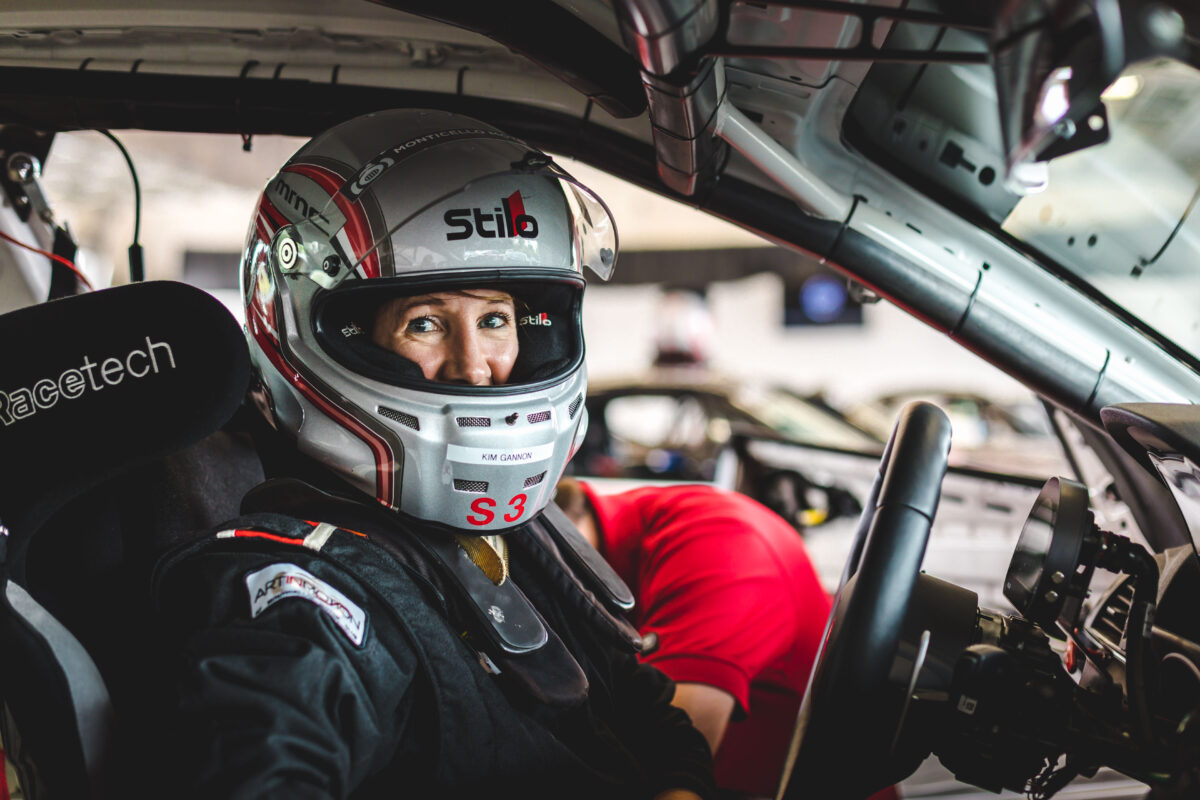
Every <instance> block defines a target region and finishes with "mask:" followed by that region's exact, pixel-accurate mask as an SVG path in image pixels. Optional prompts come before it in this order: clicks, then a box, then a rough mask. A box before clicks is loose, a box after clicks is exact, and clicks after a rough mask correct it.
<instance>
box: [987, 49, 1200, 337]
mask: <svg viewBox="0 0 1200 800" xmlns="http://www.w3.org/2000/svg"><path fill="white" fill-rule="evenodd" d="M1103 98H1104V101H1105V106H1106V108H1107V112H1108V119H1109V125H1110V130H1111V138H1110V140H1109V141H1108V142H1107V143H1105V144H1102V145H1099V146H1096V147H1091V148H1086V149H1083V150H1080V151H1078V152H1076V153H1073V154H1070V155H1066V156H1062V157H1060V158H1057V159H1054V160H1053V161H1051V162H1050V164H1049V185H1048V187H1047V188H1046V189H1045V190H1044V191H1042V192H1040V193H1037V194H1031V195H1028V196H1026V197H1024V198H1022V199H1021V201H1020V202H1019V203H1018V204H1017V205H1016V207H1015V208H1014V209H1013V210H1012V212H1011V213H1010V214H1009V215H1008V217H1007V219H1005V221H1004V225H1003V227H1004V230H1005V231H1007V232H1008V233H1010V234H1012V235H1014V236H1016V237H1017V238H1019V239H1021V240H1022V241H1024V242H1026V243H1028V244H1030V245H1032V246H1033V247H1035V248H1036V249H1038V250H1040V251H1041V252H1043V253H1045V254H1046V255H1048V256H1050V257H1051V258H1053V259H1055V260H1056V261H1057V262H1058V263H1059V264H1061V265H1063V266H1064V267H1065V268H1066V269H1068V270H1070V271H1071V272H1073V273H1074V274H1075V275H1077V276H1078V277H1079V278H1081V279H1083V280H1084V281H1086V282H1087V283H1089V284H1091V285H1092V286H1093V287H1095V288H1096V289H1097V290H1098V291H1100V292H1101V293H1103V294H1104V295H1106V296H1107V297H1109V298H1110V299H1111V300H1112V301H1113V302H1115V303H1116V304H1117V305H1119V306H1121V307H1123V308H1124V309H1125V310H1127V311H1128V312H1130V313H1131V314H1133V315H1134V316H1137V317H1139V318H1140V319H1141V320H1142V322H1143V323H1145V324H1146V325H1147V326H1148V327H1150V328H1153V329H1155V330H1157V331H1158V332H1159V333H1161V334H1162V335H1163V336H1164V337H1166V338H1167V339H1171V340H1173V341H1174V342H1175V343H1176V344H1177V345H1179V346H1180V347H1181V348H1183V349H1184V350H1186V351H1187V352H1188V353H1190V354H1191V355H1192V356H1194V357H1200V214H1197V213H1196V212H1195V205H1196V199H1197V196H1198V194H1200V72H1198V71H1197V70H1195V69H1193V68H1191V67H1189V66H1187V65H1184V64H1181V63H1179V62H1177V61H1171V60H1166V59H1164V60H1157V61H1151V62H1143V63H1141V64H1136V65H1133V66H1131V67H1130V68H1128V69H1127V70H1126V71H1125V72H1124V73H1123V74H1122V76H1121V77H1120V78H1119V79H1118V80H1117V81H1116V82H1114V83H1113V84H1112V85H1111V86H1110V87H1109V89H1108V90H1107V91H1106V92H1105V93H1104V95H1103ZM1088 122H1089V124H1091V125H1096V126H1100V125H1101V124H1102V121H1101V120H1096V119H1090V120H1089V121H1088Z"/></svg>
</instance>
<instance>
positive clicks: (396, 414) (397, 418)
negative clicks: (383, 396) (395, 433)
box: [377, 406, 421, 431]
mask: <svg viewBox="0 0 1200 800" xmlns="http://www.w3.org/2000/svg"><path fill="white" fill-rule="evenodd" d="M377 410H378V411H379V416H381V417H387V418H388V419H390V420H392V421H393V422H399V423H400V424H401V425H405V426H407V427H409V428H412V429H413V430H414V431H419V430H421V421H420V420H419V419H417V418H416V417H414V416H413V415H412V414H406V413H404V412H403V411H397V410H396V409H394V408H388V407H387V406H379V408H378V409H377Z"/></svg>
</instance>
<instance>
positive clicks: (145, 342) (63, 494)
mask: <svg viewBox="0 0 1200 800" xmlns="http://www.w3.org/2000/svg"><path fill="white" fill-rule="evenodd" d="M0 342H2V343H3V344H2V345H0V521H2V522H3V523H4V524H5V525H7V526H8V528H9V530H10V531H11V532H12V536H13V539H12V540H10V548H11V546H13V545H15V544H17V542H16V541H15V540H16V539H17V538H18V536H19V534H21V533H25V534H27V535H28V534H32V532H33V531H34V530H36V528H37V526H38V525H40V524H41V523H42V522H43V521H45V519H46V518H47V517H48V516H49V515H50V514H51V513H52V512H53V511H54V510H55V509H56V508H58V507H59V506H61V505H62V504H63V503H65V502H66V501H67V500H69V499H71V498H72V497H74V496H75V495H77V494H78V493H79V492H81V491H83V490H84V489H87V488H88V487H90V486H94V485H96V484H97V483H99V482H100V481H102V480H104V479H106V478H108V477H110V476H112V475H115V474H117V473H118V472H120V471H122V470H123V469H125V468H126V467H128V466H130V465H132V464H134V463H137V462H139V461H143V460H145V459H149V458H153V457H156V456H161V455H165V454H167V453H169V452H171V451H174V450H176V449H179V448H182V447H186V446H188V445H190V444H192V443H194V442H197V441H199V440H200V439H202V438H204V437H205V436H207V435H208V434H210V433H212V432H214V431H216V430H217V429H218V428H220V427H221V426H222V425H224V424H225V423H226V422H227V421H228V420H229V419H230V417H231V416H232V415H233V413H234V412H235V411H236V410H237V408H238V406H239V404H240V403H241V401H242V398H243V397H244V395H245V392H246V387H247V384H248V383H249V377H250V361H249V354H248V352H247V349H246V341H245V338H244V337H243V335H242V332H241V329H240V328H239V326H238V324H237V321H236V320H235V319H234V318H233V316H232V315H231V314H230V313H229V311H228V310H226V308H225V307H224V306H223V305H221V303H220V302H218V301H217V300H216V299H214V298H213V297H212V296H211V295H209V294H207V293H205V292H203V291H201V290H199V289H196V288H193V287H191V286H187V285H185V284H182V283H174V282H169V281H152V282H148V283H138V284H131V285H128V286H120V287H115V288H112V289H104V290H102V291H98V292H94V293H91V294H85V295H78V296H74V297H68V298H63V299H61V300H54V301H51V302H48V303H42V304H40V305H36V306H30V307H28V308H22V309H19V310H17V311H12V312H9V313H8V314H4V315H2V316H0ZM11 554H12V553H11V549H10V555H11Z"/></svg>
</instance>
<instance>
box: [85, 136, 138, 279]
mask: <svg viewBox="0 0 1200 800" xmlns="http://www.w3.org/2000/svg"><path fill="white" fill-rule="evenodd" d="M97 132H98V133H100V134H101V135H103V136H105V137H107V138H108V139H110V140H111V141H112V143H113V144H115V145H116V146H117V149H118V150H120V151H121V155H122V156H124V157H125V163H126V164H127V165H129V175H130V177H131V178H133V244H131V245H129V280H130V281H131V282H133V283H139V282H141V281H143V280H145V279H146V270H145V266H144V264H143V262H142V246H141V245H140V244H139V243H138V239H140V238H141V235H142V185H141V183H140V182H139V181H138V174H137V168H135V167H134V166H133V159H132V158H130V156H129V151H128V150H126V149H125V145H123V144H121V140H120V139H118V138H117V137H116V136H114V135H113V134H112V132H111V131H108V130H104V129H97Z"/></svg>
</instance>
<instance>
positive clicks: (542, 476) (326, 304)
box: [241, 109, 617, 534]
mask: <svg viewBox="0 0 1200 800" xmlns="http://www.w3.org/2000/svg"><path fill="white" fill-rule="evenodd" d="M616 254H617V233H616V228H615V226H614V224H613V220H612V217H611V215H610V214H609V212H608V209H607V208H606V207H605V205H604V203H603V202H602V201H601V200H600V199H599V198H598V197H596V196H595V195H594V194H593V193H592V192H591V191H589V190H588V189H586V188H585V187H583V186H581V185H580V184H579V183H577V182H576V181H575V180H574V179H573V178H571V176H570V175H568V174H567V173H566V172H564V171H563V170H562V169H560V168H559V167H558V166H557V165H556V164H555V163H554V162H553V161H552V160H551V158H550V157H549V156H547V155H545V154H543V153H541V152H539V151H537V150H535V149H534V148H531V147H529V146H528V145H526V144H524V143H523V142H521V141H519V140H517V139H515V138H513V137H511V136H509V135H507V134H505V133H503V132H501V131H499V130H497V129H495V128H493V127H492V126H490V125H487V124H485V123H482V122H479V121H478V120H474V119H471V118H469V117H465V116H461V115H458V114H452V113H449V112H443V111H431V110H417V109H406V110H394V111H384V112H379V113H374V114H368V115H366V116H362V117H358V118H355V119H352V120H349V121H347V122H344V123H342V124H340V125H337V126H335V127H333V128H331V129H330V130H328V131H327V132H325V133H324V134H321V135H319V136H317V137H315V138H314V139H312V140H311V141H310V142H309V143H308V144H306V145H304V146H303V147H302V148H301V149H300V150H299V151H297V152H296V154H295V155H294V156H292V158H291V159H290V160H289V161H288V162H287V163H286V164H285V165H284V166H283V167H282V168H281V169H280V171H279V172H278V173H277V174H276V175H275V176H274V177H273V178H272V179H271V180H270V182H269V183H268V184H267V186H266V188H265V189H264V190H263V193H262V196H261V197H260V199H259V203H258V207H257V210H256V213H255V215H254V219H253V220H252V222H251V225H250V229H249V232H248V235H247V239H246V247H245V250H244V252H243V256H242V262H241V285H242V295H243V301H244V303H245V310H246V335H247V339H248V341H249V344H250V352H251V358H252V360H253V363H254V366H255V368H256V370H257V373H258V377H259V380H258V381H257V388H256V389H255V391H254V395H253V396H254V399H255V401H256V403H257V404H258V406H259V408H260V410H261V411H262V412H263V413H264V414H265V415H266V416H267V419H268V420H269V421H270V422H271V423H272V424H273V425H274V427H275V428H276V429H278V430H280V431H282V432H284V433H286V434H290V435H291V436H293V437H294V438H295V441H296V445H297V448H298V449H299V451H300V452H301V453H303V454H305V455H307V456H309V457H311V458H313V459H315V460H316V461H318V462H320V463H321V464H323V465H325V466H326V467H327V468H328V469H330V470H332V471H333V472H334V473H335V474H337V475H339V476H340V477H342V478H343V479H344V480H346V481H348V482H349V483H350V484H351V485H353V486H354V487H356V488H358V489H360V490H361V491H363V492H365V493H366V494H367V495H369V496H372V497H375V498H376V499H377V500H378V501H379V502H380V503H382V504H383V505H384V506H387V507H388V508H390V509H392V510H394V511H397V512H399V513H401V514H405V515H409V516H411V517H415V518H417V519H420V520H425V521H428V522H432V523H436V524H440V525H444V526H447V527H448V528H450V529H453V530H454V531H455V532H468V533H479V534H491V533H496V532H500V531H504V530H506V529H510V528H512V527H514V526H516V525H520V524H521V523H524V522H525V521H527V520H529V519H530V518H532V517H533V516H535V515H536V514H537V513H538V512H539V511H541V509H542V508H544V507H545V506H546V504H547V503H548V502H550V500H551V498H552V497H553V494H554V487H555V484H556V483H557V481H558V478H559V477H560V476H561V474H562V472H563V469H564V467H565V466H566V463H567V461H568V460H569V459H570V457H571V456H572V455H573V454H574V452H575V450H576V449H577V447H578V445H579V443H580V442H581V441H582V440H583V436H584V433H585V431H586V428H587V412H586V409H585V408H584V404H583V400H584V394H585V391H586V384H587V378H586V371H585V368H584V358H583V356H584V343H583V330H582V309H581V304H582V298H583V290H584V285H585V281H584V277H583V268H584V267H585V266H586V267H588V268H589V269H591V270H592V271H593V272H594V273H595V274H596V275H597V276H599V277H600V278H602V279H605V280H606V279H608V277H609V276H610V275H611V273H612V269H613V265H614V263H615V260H616ZM473 287H474V288H480V289H489V290H501V291H504V292H507V293H509V294H511V295H512V296H513V298H514V300H515V303H516V308H517V312H516V315H517V317H518V319H516V320H514V321H513V322H514V324H515V325H516V329H517V340H518V343H519V350H518V354H517V356H516V361H515V363H514V365H513V367H512V372H511V375H510V377H509V380H508V381H507V382H506V383H504V384H503V385H494V386H473V385H462V384H457V383H438V382H434V381H431V380H427V379H426V378H425V377H424V375H423V374H422V370H421V368H420V367H419V366H418V365H417V364H416V363H414V362H413V361H410V360H409V359H407V358H404V357H403V356H401V355H398V354H396V353H394V352H392V351H391V350H388V349H385V348H383V347H380V346H378V345H376V344H374V343H373V342H372V341H371V336H370V331H371V328H372V320H373V316H374V314H375V312H376V310H377V309H378V308H379V307H380V305H381V304H382V303H385V302H387V301H388V300H390V299H392V298H395V297H398V296H411V295H414V294H426V293H432V292H439V291H461V290H464V289H471V288H473Z"/></svg>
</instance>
